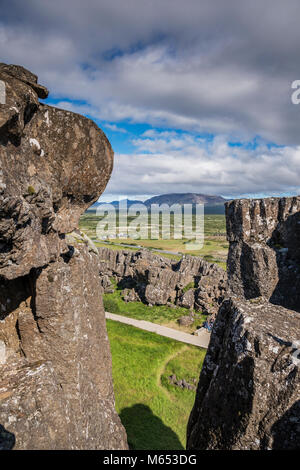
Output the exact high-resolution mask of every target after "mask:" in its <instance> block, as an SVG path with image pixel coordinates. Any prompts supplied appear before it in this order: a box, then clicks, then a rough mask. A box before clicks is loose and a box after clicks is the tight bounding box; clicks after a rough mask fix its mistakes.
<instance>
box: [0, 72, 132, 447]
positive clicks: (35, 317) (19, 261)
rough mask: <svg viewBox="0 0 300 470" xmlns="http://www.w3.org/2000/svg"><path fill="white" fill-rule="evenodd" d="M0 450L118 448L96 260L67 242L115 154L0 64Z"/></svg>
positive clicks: (93, 131) (29, 77)
mask: <svg viewBox="0 0 300 470" xmlns="http://www.w3.org/2000/svg"><path fill="white" fill-rule="evenodd" d="M0 80H1V81H2V82H4V84H5V89H6V103H5V104H1V105H0V449H12V448H14V449H127V440H126V434H125V431H124V429H123V426H122V425H121V422H120V419H119V417H118V415H117V413H116V411H115V404H114V394H113V384H112V376H111V356H110V349H109V342H108V337H107V333H106V326H105V317H104V311H103V306H102V299H101V295H100V292H101V286H100V279H99V267H98V265H99V258H98V256H97V254H96V253H94V252H93V250H90V249H89V248H88V247H86V246H85V245H80V244H74V245H72V244H70V243H69V242H68V240H67V239H66V234H67V233H68V232H71V231H72V230H74V229H76V228H77V226H78V220H79V217H80V215H81V214H82V213H83V212H84V211H85V210H86V209H87V208H88V207H89V206H90V205H91V204H92V203H94V202H95V201H96V200H97V199H98V198H99V196H100V194H101V193H102V191H103V190H104V188H105V186H106V184H107V182H108V180H109V177H110V174H111V171H112V166H113V151H112V149H111V146H110V144H109V142H108V140H107V138H106V136H105V135H104V134H103V132H102V131H101V130H100V129H99V128H98V127H97V126H96V124H94V123H93V122H92V121H90V120H89V119H86V118H84V117H82V116H79V115H77V114H74V113H71V112H68V111H63V110H60V109H56V108H53V107H50V106H47V105H45V104H41V103H40V102H39V98H46V97H47V95H48V91H47V89H46V88H45V87H43V86H41V85H39V84H38V81H37V77H36V76H35V75H34V74H32V73H31V72H29V71H27V70H25V69H24V68H22V67H19V66H12V65H5V64H0Z"/></svg>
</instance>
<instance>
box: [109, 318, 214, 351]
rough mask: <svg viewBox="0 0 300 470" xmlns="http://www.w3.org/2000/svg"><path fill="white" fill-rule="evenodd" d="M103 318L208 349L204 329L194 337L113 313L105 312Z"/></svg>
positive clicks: (207, 335)
mask: <svg viewBox="0 0 300 470" xmlns="http://www.w3.org/2000/svg"><path fill="white" fill-rule="evenodd" d="M105 317H106V318H108V319H109V320H114V321H118V322H120V323H126V325H132V326H135V327H136V328H140V329H141V330H146V331H151V332H152V333H157V334H158V335H161V336H166V337H167V338H171V339H175V340H176V341H181V342H182V343H186V344H192V345H193V346H198V347H200V348H205V349H207V348H208V344H209V340H210V334H209V333H208V331H207V330H206V329H204V328H203V329H202V331H201V333H200V334H199V335H195V336H194V335H190V334H189V333H183V332H181V331H178V330H174V329H173V328H168V327H167V326H162V325H157V324H156V323H151V322H149V321H144V320H136V319H135V318H129V317H124V316H123V315H116V314H115V313H109V312H105Z"/></svg>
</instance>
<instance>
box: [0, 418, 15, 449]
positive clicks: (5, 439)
mask: <svg viewBox="0 0 300 470" xmlns="http://www.w3.org/2000/svg"><path fill="white" fill-rule="evenodd" d="M15 443H16V438H15V435H14V434H13V433H12V432H9V431H7V430H6V429H5V427H4V426H2V424H0V450H11V449H13V447H14V446H15Z"/></svg>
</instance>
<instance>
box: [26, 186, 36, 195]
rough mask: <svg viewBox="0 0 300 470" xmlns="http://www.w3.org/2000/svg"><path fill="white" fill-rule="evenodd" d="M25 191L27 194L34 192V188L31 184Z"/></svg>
mask: <svg viewBox="0 0 300 470" xmlns="http://www.w3.org/2000/svg"><path fill="white" fill-rule="evenodd" d="M27 192H28V194H30V195H32V194H35V189H34V187H33V186H28V188H27Z"/></svg>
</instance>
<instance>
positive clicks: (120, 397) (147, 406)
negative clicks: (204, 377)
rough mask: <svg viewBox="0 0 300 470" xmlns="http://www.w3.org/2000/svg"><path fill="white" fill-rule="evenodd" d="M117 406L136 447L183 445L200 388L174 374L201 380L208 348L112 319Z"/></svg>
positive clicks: (179, 447) (110, 338)
mask: <svg viewBox="0 0 300 470" xmlns="http://www.w3.org/2000/svg"><path fill="white" fill-rule="evenodd" d="M107 329H108V336H109V340H110V344H111V352H112V364H113V381H114V391H115V397H116V409H117V412H118V413H119V416H120V418H121V420H122V423H123V425H124V426H125V429H126V432H127V436H128V442H129V445H130V448H132V449H148V450H149V449H150V450H182V449H184V448H185V444H186V428H187V422H188V418H189V415H190V412H191V409H192V407H193V404H194V400H195V391H193V390H187V389H182V388H179V387H176V386H174V385H171V384H169V381H168V376H170V375H171V374H176V376H177V378H179V379H185V380H187V381H192V380H193V379H197V380H198V379H199V373H200V369H201V367H202V364H203V360H204V357H205V353H206V351H205V350H203V349H200V348H196V347H193V346H187V345H184V344H183V343H179V342H176V341H172V340H170V339H168V338H165V337H162V336H159V335H156V334H154V333H149V332H146V331H142V330H139V329H137V328H134V327H132V326H128V325H124V324H121V323H117V322H114V321H110V320H107Z"/></svg>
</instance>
